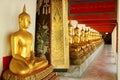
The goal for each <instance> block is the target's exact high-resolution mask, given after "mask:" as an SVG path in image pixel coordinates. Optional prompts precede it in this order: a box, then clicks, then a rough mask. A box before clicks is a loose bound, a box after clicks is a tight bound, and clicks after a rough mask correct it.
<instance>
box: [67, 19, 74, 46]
mask: <svg viewBox="0 0 120 80" xmlns="http://www.w3.org/2000/svg"><path fill="white" fill-rule="evenodd" d="M68 32H69V44H70V45H71V44H72V43H73V35H72V32H73V27H72V25H71V20H70V22H69V24H68Z"/></svg>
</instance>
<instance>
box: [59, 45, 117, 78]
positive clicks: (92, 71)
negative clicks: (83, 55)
mask: <svg viewBox="0 0 120 80" xmlns="http://www.w3.org/2000/svg"><path fill="white" fill-rule="evenodd" d="M116 77H117V70H116V55H115V53H113V52H112V49H111V45H104V48H103V50H102V52H101V53H100V54H99V55H98V56H97V57H96V58H95V60H94V61H93V62H92V63H91V65H90V66H89V67H88V68H87V70H86V71H85V72H84V73H83V74H82V76H81V77H80V78H72V77H65V76H59V79H60V80H117V79H116Z"/></svg>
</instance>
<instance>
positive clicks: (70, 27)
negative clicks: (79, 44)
mask: <svg viewBox="0 0 120 80" xmlns="http://www.w3.org/2000/svg"><path fill="white" fill-rule="evenodd" d="M68 30H69V33H72V32H73V26H72V25H71V20H70V21H69V24H68Z"/></svg>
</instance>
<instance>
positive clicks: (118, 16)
mask: <svg viewBox="0 0 120 80" xmlns="http://www.w3.org/2000/svg"><path fill="white" fill-rule="evenodd" d="M117 3H118V4H117V5H118V6H117V11H118V13H117V19H118V20H117V22H118V67H117V68H118V70H117V71H118V75H117V76H118V79H117V80H120V0H118V2H117Z"/></svg>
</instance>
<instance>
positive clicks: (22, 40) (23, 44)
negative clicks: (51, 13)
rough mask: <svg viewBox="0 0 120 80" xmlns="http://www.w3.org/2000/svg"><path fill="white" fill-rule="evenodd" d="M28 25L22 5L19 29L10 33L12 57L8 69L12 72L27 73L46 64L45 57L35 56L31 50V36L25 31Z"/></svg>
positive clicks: (28, 18)
mask: <svg viewBox="0 0 120 80" xmlns="http://www.w3.org/2000/svg"><path fill="white" fill-rule="evenodd" d="M29 26H30V16H29V14H28V13H26V8H25V6H24V8H23V12H22V13H21V14H20V15H19V27H20V29H19V30H18V31H16V32H15V33H13V34H11V37H10V38H11V53H12V59H11V61H10V64H9V69H10V71H11V72H13V73H14V74H19V75H23V74H29V73H31V72H33V71H35V70H38V69H41V68H45V67H47V66H48V61H47V60H46V59H45V58H38V57H35V55H34V51H33V45H32V43H33V36H32V34H31V33H30V32H28V31H27V28H28V27H29Z"/></svg>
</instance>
